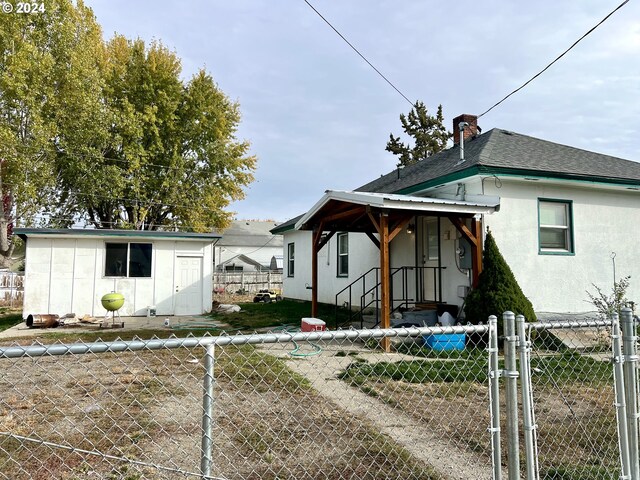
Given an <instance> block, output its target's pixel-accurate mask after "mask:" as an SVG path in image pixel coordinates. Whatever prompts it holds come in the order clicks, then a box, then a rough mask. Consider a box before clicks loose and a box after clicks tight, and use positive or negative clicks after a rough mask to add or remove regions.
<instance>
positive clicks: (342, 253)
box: [338, 232, 349, 277]
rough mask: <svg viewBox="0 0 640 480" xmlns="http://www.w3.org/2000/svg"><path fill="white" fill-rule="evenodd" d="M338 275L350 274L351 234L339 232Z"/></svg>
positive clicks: (345, 275)
mask: <svg viewBox="0 0 640 480" xmlns="http://www.w3.org/2000/svg"><path fill="white" fill-rule="evenodd" d="M338 276H339V277H348V276H349V234H348V233H346V232H345V233H339V234H338Z"/></svg>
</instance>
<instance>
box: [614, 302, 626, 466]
mask: <svg viewBox="0 0 640 480" xmlns="http://www.w3.org/2000/svg"><path fill="white" fill-rule="evenodd" d="M611 354H612V356H613V358H612V360H613V389H614V392H615V406H616V421H617V424H618V444H619V447H620V467H621V472H622V475H620V478H621V479H629V478H630V476H629V474H630V473H629V470H630V468H629V431H628V426H627V406H626V404H625V398H624V395H625V385H624V384H625V382H624V371H623V365H624V361H623V358H624V357H623V356H622V340H621V337H620V321H619V319H618V314H617V313H614V314H613V315H612V318H611Z"/></svg>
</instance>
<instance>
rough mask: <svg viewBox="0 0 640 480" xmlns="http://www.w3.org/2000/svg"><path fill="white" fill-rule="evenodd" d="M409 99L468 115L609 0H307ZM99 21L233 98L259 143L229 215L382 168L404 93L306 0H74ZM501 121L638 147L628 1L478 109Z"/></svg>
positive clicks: (604, 149)
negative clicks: (248, 179) (251, 173)
mask: <svg viewBox="0 0 640 480" xmlns="http://www.w3.org/2000/svg"><path fill="white" fill-rule="evenodd" d="M310 1H311V3H312V4H313V5H314V6H315V7H316V9H318V11H320V12H321V13H322V14H323V15H324V16H325V18H327V19H328V20H329V21H330V22H331V23H332V24H333V25H334V26H335V27H336V28H337V29H338V30H339V31H340V32H341V33H342V34H343V35H344V36H345V37H346V38H347V39H348V40H349V41H350V42H351V43H352V44H354V45H355V46H356V47H357V48H358V49H359V50H360V51H361V52H362V53H363V54H364V55H365V56H366V57H367V58H368V59H369V61H370V62H371V63H373V64H374V65H375V66H376V67H377V68H378V69H379V70H380V71H381V72H382V73H383V74H384V75H385V76H386V77H387V78H389V79H390V80H391V82H393V83H394V84H395V85H396V86H397V87H398V89H399V90H400V91H402V92H403V93H404V94H405V95H406V96H407V97H408V98H409V99H411V100H412V101H415V100H421V101H423V102H424V103H425V104H426V105H427V107H428V108H429V111H430V112H431V113H435V110H436V108H437V105H438V104H442V106H443V109H444V115H445V122H446V125H447V127H448V128H449V129H450V130H451V129H452V119H453V117H455V116H457V115H459V114H462V113H470V114H479V113H481V112H483V111H485V110H486V109H487V108H489V107H490V106H491V105H493V104H494V103H495V102H497V101H498V100H500V99H501V98H502V97H503V96H504V95H506V94H507V93H509V92H510V91H512V90H513V89H515V88H516V87H518V86H520V85H521V84H522V83H523V82H524V81H526V80H527V79H529V78H530V77H531V76H532V75H534V74H535V73H537V72H538V71H539V70H540V69H542V68H543V67H544V66H545V65H547V64H548V63H549V62H550V61H551V60H552V59H554V58H555V57H556V56H557V55H558V54H560V53H561V52H562V51H563V50H565V49H566V48H567V47H568V46H569V45H571V44H572V43H573V42H574V41H575V40H577V39H578V38H579V37H580V36H582V35H583V34H584V33H585V32H586V31H587V30H589V29H590V28H591V27H593V26H594V25H595V24H596V23H597V22H599V21H600V20H601V19H602V18H603V17H604V16H605V15H607V14H608V13H609V12H610V11H612V10H613V9H614V8H615V7H616V6H618V5H619V4H620V3H621V1H622V0H613V1H612V0H564V1H557V0H538V1H535V2H522V1H511V2H507V1H504V0H485V1H478V0H458V1H456V2H443V1H437V0H421V1H420V0H404V1H397V0H393V1H392V0H383V1H374V0H343V1H336V0H334V1H329V0H310ZM86 3H87V4H88V5H89V6H90V7H91V8H93V10H94V12H95V14H96V16H97V19H98V21H99V23H100V24H101V25H102V27H103V32H104V35H105V38H111V37H112V36H113V33H114V32H118V33H121V34H124V35H126V36H127V37H130V38H134V37H140V38H142V39H144V40H146V41H150V40H152V39H159V40H161V41H162V42H163V43H164V44H165V45H166V46H168V47H169V48H171V49H173V50H175V51H176V53H177V54H178V56H179V57H181V58H182V66H183V74H184V77H185V79H188V78H189V77H190V76H191V75H192V74H193V73H194V72H196V71H197V70H198V69H199V68H202V67H204V68H206V70H207V71H208V72H209V73H210V74H211V75H212V76H213V77H214V79H215V80H216V81H217V83H218V85H219V86H220V88H221V89H222V90H223V91H224V92H225V93H226V94H227V95H228V96H229V97H230V98H231V99H233V100H236V101H238V102H239V103H240V108H241V111H242V115H243V118H242V123H241V125H240V129H239V132H238V136H239V138H241V139H246V140H249V141H250V142H251V145H252V147H251V151H252V153H254V154H256V155H257V156H258V169H257V171H256V175H255V176H256V180H255V182H254V183H253V184H252V185H251V186H250V187H249V188H248V190H247V192H246V193H247V196H246V199H245V200H243V201H240V202H236V203H234V204H232V206H231V210H233V211H235V212H237V217H238V218H240V219H274V220H277V221H284V220H287V219H289V218H291V217H293V216H295V215H298V214H300V213H303V212H304V211H306V210H307V209H308V208H310V207H311V206H312V205H313V204H314V203H315V202H316V201H317V200H318V199H319V198H320V197H321V196H322V194H323V193H324V191H325V190H326V189H334V190H352V189H354V188H357V187H358V186H360V185H362V184H364V183H366V182H368V181H370V180H372V179H374V178H376V177H377V176H379V175H381V174H383V173H386V172H388V171H390V170H391V169H393V168H394V167H395V164H396V157H394V156H393V155H391V154H390V153H388V152H386V151H385V150H384V148H385V145H386V142H387V140H388V137H389V133H391V132H394V133H395V134H400V133H401V129H400V122H399V119H398V116H399V114H400V113H402V112H404V113H407V112H408V111H409V110H410V108H411V107H410V105H409V104H408V103H407V101H406V100H405V99H403V98H402V97H401V96H400V95H399V94H398V93H397V92H396V91H395V90H393V89H392V88H391V87H390V86H389V85H388V84H387V83H386V82H385V81H384V80H383V79H382V78H380V77H379V76H378V75H377V74H376V73H375V72H374V71H373V70H372V69H371V67H369V66H368V65H367V64H366V63H365V62H364V61H363V60H362V59H361V58H360V57H358V56H357V54H356V53H355V52H353V50H351V49H350V48H349V46H348V45H347V44H346V43H344V41H343V40H342V39H340V37H338V35H336V33H335V32H334V31H332V30H331V29H330V27H329V26H328V25H327V24H325V23H324V22H323V21H322V19H321V18H320V17H318V16H317V15H316V13H315V12H314V11H313V10H311V8H309V6H308V5H307V4H306V3H305V2H304V1H303V0H269V1H268V0H235V1H229V0H201V1H182V0H179V1H168V0H137V1H131V0H86ZM478 124H479V125H480V126H481V127H482V129H483V131H485V132H486V131H488V130H489V129H491V128H494V127H497V128H504V129H507V130H512V131H515V132H518V133H522V134H526V135H531V136H535V137H539V138H543V139H546V140H550V141H554V142H558V143H562V144H566V145H571V146H575V147H579V148H584V149H587V150H593V151H596V152H601V153H606V154H609V155H614V156H619V157H622V158H627V159H630V160H636V161H639V160H640V151H639V147H640V137H639V135H638V133H639V132H638V130H639V128H638V125H639V124H640V6H639V2H637V1H634V0H631V1H630V2H629V3H628V4H627V5H626V6H624V7H623V8H622V9H621V10H619V11H618V12H617V13H616V14H614V15H613V16H612V17H611V18H610V19H609V20H608V21H607V22H605V23H604V24H603V25H601V26H600V27H599V28H598V29H597V30H595V31H594V32H593V33H592V34H591V35H589V36H588V37H587V38H585V39H584V40H583V41H582V42H581V43H580V44H578V46H577V47H575V48H574V49H573V50H572V51H571V52H570V53H569V54H568V55H567V56H565V57H564V58H563V59H561V60H560V61H559V62H558V63H556V64H555V65H554V66H553V67H551V68H550V69H549V70H548V71H547V72H546V73H545V74H543V75H542V76H541V77H539V78H538V79H537V80H535V81H534V82H533V83H531V84H530V85H529V86H527V87H525V88H524V89H523V90H522V91H520V92H519V93H517V94H516V95H514V96H513V97H511V98H510V99H508V100H507V101H506V102H504V103H503V104H502V105H500V106H499V107H497V108H496V109H494V110H493V111H491V112H490V113H488V114H486V115H485V116H483V117H482V118H481V119H480V120H479V122H478Z"/></svg>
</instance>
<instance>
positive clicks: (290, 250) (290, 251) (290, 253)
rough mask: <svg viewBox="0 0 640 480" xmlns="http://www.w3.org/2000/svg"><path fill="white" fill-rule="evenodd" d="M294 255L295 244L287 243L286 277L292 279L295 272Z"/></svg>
mask: <svg viewBox="0 0 640 480" xmlns="http://www.w3.org/2000/svg"><path fill="white" fill-rule="evenodd" d="M295 254H296V244H295V243H289V244H288V245H287V277H293V274H294V272H295Z"/></svg>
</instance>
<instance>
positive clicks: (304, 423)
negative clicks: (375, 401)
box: [0, 346, 437, 480]
mask: <svg viewBox="0 0 640 480" xmlns="http://www.w3.org/2000/svg"><path fill="white" fill-rule="evenodd" d="M202 353H203V351H202V350H199V351H195V352H192V351H187V350H174V351H156V352H141V353H124V354H118V355H114V354H103V355H90V354H88V355H84V356H68V357H55V358H39V359H36V360H28V359H18V360H4V361H3V362H4V363H3V365H4V370H5V372H6V373H5V375H3V377H2V379H1V380H0V431H10V432H12V433H14V434H17V435H23V436H27V437H30V438H36V439H42V440H46V441H48V442H53V443H56V444H60V445H68V446H73V447H76V448H82V449H86V450H90V451H99V452H102V453H104V454H108V455H114V456H116V457H121V458H127V459H136V460H139V461H144V462H148V463H150V464H152V465H163V466H171V467H174V468H179V469H183V470H185V471H191V472H197V471H198V470H199V456H200V441H201V427H200V425H201V412H202V378H203V373H204V370H203V367H202V362H201V356H202ZM215 378H216V384H215V390H214V391H215V405H214V412H215V421H214V432H213V438H214V449H213V456H214V471H215V472H216V474H217V475H221V476H224V477H225V478H228V479H252V478H255V479H276V478H277V479H299V478H327V479H339V478H364V479H366V478H370V479H374V478H389V479H435V478H437V477H436V476H435V475H434V474H433V473H432V471H431V470H430V469H429V468H428V467H427V466H425V465H423V464H421V463H420V462H417V461H415V460H414V459H413V458H412V457H411V456H410V455H409V454H408V453H407V452H406V451H404V450H403V449H402V448H401V447H399V446H398V445H396V444H395V443H394V442H392V441H391V440H390V439H389V438H388V437H385V436H383V435H380V434H379V433H378V432H376V431H375V430H373V429H372V428H370V427H369V426H367V425H366V423H363V422H362V421H360V420H358V419H355V418H349V416H348V415H347V414H345V412H343V411H341V409H340V407H339V406H338V405H334V404H331V403H328V402H326V401H323V400H322V399H321V397H319V396H318V395H317V394H316V393H315V391H314V390H313V389H312V388H311V387H310V386H309V384H308V382H307V381H306V380H305V379H304V378H303V377H301V376H299V375H297V374H294V373H293V372H291V371H290V370H289V369H288V368H287V367H286V365H285V364H284V362H283V361H281V360H278V359H276V358H275V357H273V356H270V355H268V354H265V353H263V352H260V351H258V350H256V349H254V348H253V347H249V346H245V347H237V348H236V347H228V348H224V349H217V350H216V362H215ZM0 472H2V473H1V474H0V478H10V479H12V480H13V479H18V478H35V479H45V478H46V479H50V478H68V479H74V480H85V479H86V480H88V479H89V478H106V479H127V480H136V479H139V478H161V479H164V478H167V479H170V478H184V476H183V475H180V474H177V473H171V472H168V471H166V470H162V469H157V468H153V467H145V466H139V465H134V464H130V463H127V462H118V461H114V460H109V459H106V458H102V457H100V456H94V455H84V454H79V453H77V452H72V451H69V450H65V449H61V448H54V447H50V446H47V445H42V444H37V443H32V442H21V441H18V440H16V439H13V438H10V437H6V436H0ZM3 475H4V477H3Z"/></svg>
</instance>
